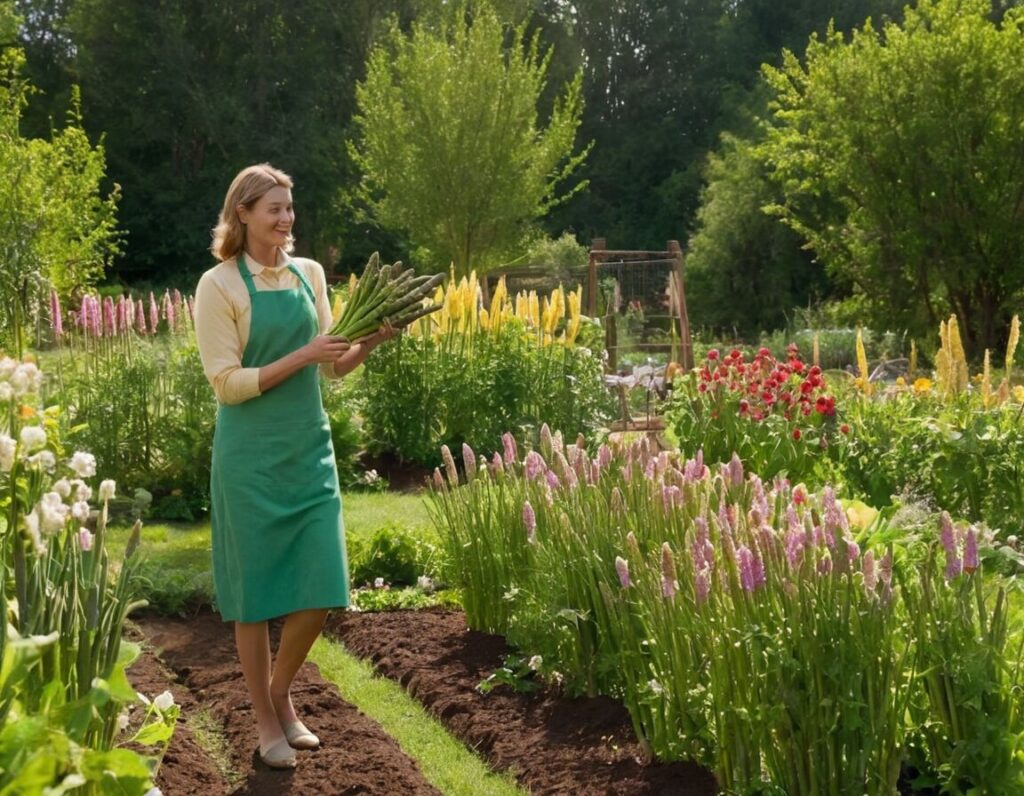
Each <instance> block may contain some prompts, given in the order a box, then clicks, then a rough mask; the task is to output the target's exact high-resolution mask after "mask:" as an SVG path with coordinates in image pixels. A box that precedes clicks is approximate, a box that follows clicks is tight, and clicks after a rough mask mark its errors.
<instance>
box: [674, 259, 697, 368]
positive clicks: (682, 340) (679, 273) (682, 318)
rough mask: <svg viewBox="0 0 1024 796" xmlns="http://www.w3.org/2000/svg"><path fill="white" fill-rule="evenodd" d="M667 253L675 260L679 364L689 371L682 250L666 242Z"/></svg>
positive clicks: (690, 343)
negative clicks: (677, 290)
mask: <svg viewBox="0 0 1024 796" xmlns="http://www.w3.org/2000/svg"><path fill="white" fill-rule="evenodd" d="M668 251H669V254H670V255H672V257H673V258H675V261H676V279H677V280H678V283H679V284H678V286H679V306H678V307H677V310H678V312H679V353H680V355H681V356H680V358H681V359H682V360H683V361H682V362H680V363H679V364H680V365H682V366H683V369H684V370H690V369H692V368H693V341H692V340H691V339H690V318H689V315H688V313H687V311H686V287H685V282H684V281H683V269H684V266H683V250H682V248H681V247H680V246H679V241H677V240H670V241H669V242H668Z"/></svg>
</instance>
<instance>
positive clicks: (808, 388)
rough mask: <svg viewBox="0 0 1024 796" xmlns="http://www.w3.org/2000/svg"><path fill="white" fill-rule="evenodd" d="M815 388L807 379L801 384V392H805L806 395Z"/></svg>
mask: <svg viewBox="0 0 1024 796" xmlns="http://www.w3.org/2000/svg"><path fill="white" fill-rule="evenodd" d="M813 389H814V385H813V384H811V383H810V382H809V381H805V382H802V383H801V384H800V392H801V393H803V394H804V395H807V393H809V392H810V391H811V390H813Z"/></svg>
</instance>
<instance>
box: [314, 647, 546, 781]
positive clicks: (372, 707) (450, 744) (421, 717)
mask: <svg viewBox="0 0 1024 796" xmlns="http://www.w3.org/2000/svg"><path fill="white" fill-rule="evenodd" d="M309 660H310V661H312V662H313V663H315V664H316V665H317V666H318V667H319V668H320V675H321V676H322V677H323V678H324V679H325V680H328V681H330V682H331V683H333V684H334V685H335V687H336V688H337V689H338V693H339V694H341V698H342V699H344V700H345V701H346V702H350V703H352V704H353V705H355V706H356V707H357V708H359V709H360V710H361V711H363V713H365V714H366V715H367V716H369V717H370V718H372V719H373V720H374V721H376V722H377V723H378V724H379V725H380V726H381V727H382V728H383V729H384V731H385V732H386V733H388V734H389V735H391V736H392V737H393V738H394V739H395V740H396V741H398V745H399V746H401V747H402V751H404V752H405V753H406V754H407V755H409V756H410V757H412V758H413V759H414V760H416V762H417V763H419V766H420V769H421V770H422V771H423V776H424V777H426V779H427V780H428V781H429V782H430V784H432V785H433V786H434V787H436V788H437V789H438V790H440V791H441V792H442V793H444V794H446V795H447V796H523V794H526V793H527V792H526V791H524V790H522V789H520V788H519V787H518V786H517V785H516V783H515V780H514V779H512V777H510V776H508V775H498V774H495V773H494V772H492V771H490V769H488V768H487V766H486V764H485V763H484V762H483V761H482V760H481V759H480V758H479V757H477V755H475V754H474V753H473V752H471V751H470V750H469V749H467V748H466V747H465V746H463V745H462V743H461V742H459V741H458V740H456V739H455V738H453V737H452V736H451V735H450V734H449V733H448V731H447V730H446V729H445V728H444V727H442V726H441V724H440V723H439V722H438V721H437V720H435V719H434V718H432V717H431V716H430V715H428V714H427V712H426V711H425V710H424V709H423V707H422V706H421V705H420V704H419V703H418V702H416V701H415V700H414V699H413V698H412V697H410V696H409V695H408V694H406V693H405V691H403V690H402V688H401V686H399V685H398V684H397V683H393V682H391V681H390V680H387V679H385V678H383V677H379V676H377V675H375V674H374V672H373V668H372V667H371V666H370V665H369V664H368V663H365V662H364V661H361V660H359V659H358V658H356V657H355V656H353V655H351V654H350V653H348V652H347V651H346V650H345V648H344V646H343V645H341V644H340V643H338V642H336V641H330V640H328V639H326V638H323V637H321V638H319V639H317V642H316V643H315V644H314V645H313V649H312V651H311V652H310V655H309Z"/></svg>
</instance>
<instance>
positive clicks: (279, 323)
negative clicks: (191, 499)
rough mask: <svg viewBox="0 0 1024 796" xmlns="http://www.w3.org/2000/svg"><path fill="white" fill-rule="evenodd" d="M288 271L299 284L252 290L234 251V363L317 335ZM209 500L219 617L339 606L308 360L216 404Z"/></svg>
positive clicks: (249, 618)
mask: <svg viewBox="0 0 1024 796" xmlns="http://www.w3.org/2000/svg"><path fill="white" fill-rule="evenodd" d="M288 268H289V270H291V271H292V273H294V274H295V275H296V276H297V277H298V278H299V283H300V287H297V288H294V289H290V290H259V291H258V290H256V286H255V284H253V280H252V274H251V273H250V272H249V268H248V267H247V266H246V265H245V260H244V259H243V257H242V256H241V255H239V257H238V271H239V273H240V274H241V275H242V279H243V280H244V281H245V286H246V288H247V289H248V291H249V300H250V302H251V306H252V313H251V316H250V328H249V341H248V343H247V344H246V346H245V351H244V353H243V354H242V367H246V368H258V367H262V366H264V365H268V364H270V363H271V362H274V361H275V360H277V359H280V358H281V357H283V356H285V355H287V354H290V353H291V352H293V351H295V350H297V349H299V348H301V347H302V346H304V345H306V343H308V342H309V341H310V340H312V339H313V338H314V337H315V336H316V335H317V333H318V331H319V323H318V320H317V314H316V301H315V298H314V296H313V291H312V289H311V288H310V286H309V283H308V282H307V281H306V279H305V277H303V276H302V274H300V273H299V271H298V270H297V269H296V268H295V266H294V265H293V264H291V263H289V264H288ZM210 503H211V515H212V524H213V583H214V589H215V591H216V594H217V607H218V608H219V610H220V613H221V617H222V618H223V619H224V621H232V620H234V621H239V622H260V621H263V620H265V619H270V618H273V617H276V616H283V615H284V614H290V613H292V612H293V611H300V610H303V609H306V608H332V607H337V606H346V605H348V600H349V595H348V562H347V560H346V557H345V530H344V526H343V524H342V516H341V492H340V490H339V488H338V470H337V467H336V465H335V460H334V446H333V444H332V442H331V427H330V423H329V422H328V420H327V413H326V412H324V406H323V400H322V398H321V396H320V381H319V378H318V369H317V366H316V365H308V366H307V367H304V368H303V369H302V370H300V371H299V372H298V373H295V374H294V375H293V376H291V377H290V378H289V379H287V380H286V381H284V382H282V383H281V384H279V385H277V386H276V387H274V388H273V389H270V390H268V391H267V392H266V393H264V394H262V395H259V396H257V397H256V398H252V399H250V400H248V401H244V402H242V403H240V404H232V405H226V404H222V405H221V406H219V407H218V409H217V426H216V430H215V432H214V436H213V466H212V473H211V478H210Z"/></svg>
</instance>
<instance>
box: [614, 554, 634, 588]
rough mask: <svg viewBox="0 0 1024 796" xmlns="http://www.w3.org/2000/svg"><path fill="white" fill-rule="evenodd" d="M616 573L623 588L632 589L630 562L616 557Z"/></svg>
mask: <svg viewBox="0 0 1024 796" xmlns="http://www.w3.org/2000/svg"><path fill="white" fill-rule="evenodd" d="M615 573H616V574H617V575H618V576H619V583H620V584H621V585H622V588H624V589H628V588H629V587H630V585H631V584H630V580H629V562H628V561H627V560H626V559H624V558H623V557H622V556H615Z"/></svg>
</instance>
